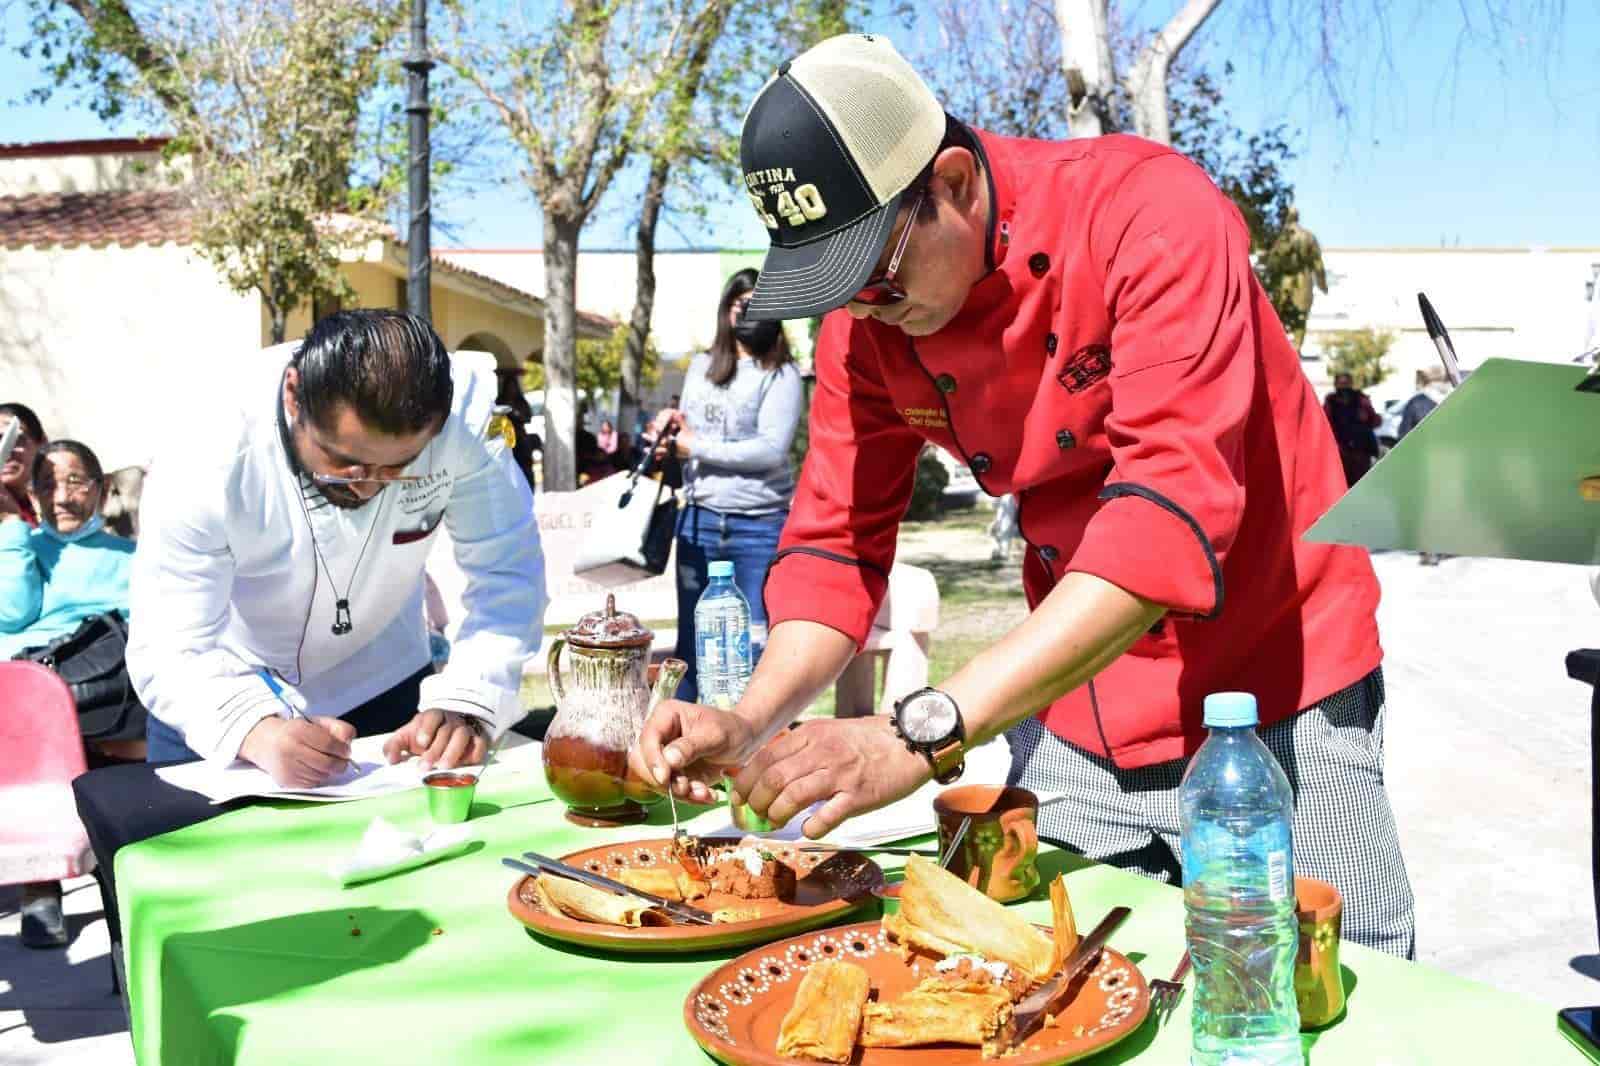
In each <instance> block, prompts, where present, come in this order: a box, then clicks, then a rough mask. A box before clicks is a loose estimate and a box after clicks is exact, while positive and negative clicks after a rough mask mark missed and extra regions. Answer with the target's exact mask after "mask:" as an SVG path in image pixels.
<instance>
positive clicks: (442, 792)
mask: <svg viewBox="0 0 1600 1066" xmlns="http://www.w3.org/2000/svg"><path fill="white" fill-rule="evenodd" d="M422 786H423V790H424V791H426V792H427V793H428V816H429V817H430V818H432V819H433V822H434V824H435V825H449V824H451V823H454V822H464V821H466V820H467V819H468V818H469V817H471V816H472V796H473V794H474V793H476V792H477V791H478V775H477V774H464V773H461V772H459V771H457V770H440V771H438V772H437V773H431V774H429V775H427V776H426V777H424V778H423V779H422Z"/></svg>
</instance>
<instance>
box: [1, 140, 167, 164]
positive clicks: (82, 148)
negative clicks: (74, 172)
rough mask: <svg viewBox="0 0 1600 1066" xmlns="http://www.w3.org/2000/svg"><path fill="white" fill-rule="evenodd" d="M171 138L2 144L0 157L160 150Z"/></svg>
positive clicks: (131, 152)
mask: <svg viewBox="0 0 1600 1066" xmlns="http://www.w3.org/2000/svg"><path fill="white" fill-rule="evenodd" d="M170 140H172V138H171V137H102V138H98V139H96V140H89V141H34V142H32V143H28V144H0V159H50V158H56V157H59V156H66V155H130V154H134V153H138V152H159V151H161V149H163V148H165V147H166V146H167V142H169V141H170Z"/></svg>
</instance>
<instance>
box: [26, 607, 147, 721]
mask: <svg viewBox="0 0 1600 1066" xmlns="http://www.w3.org/2000/svg"><path fill="white" fill-rule="evenodd" d="M12 658H14V659H26V660H28V661H29V662H35V663H39V664H40V665H41V666H47V667H49V668H50V669H52V670H54V671H55V672H56V673H57V674H59V675H60V676H61V680H63V681H65V682H66V683H67V687H68V688H70V689H72V698H73V699H74V700H76V701H77V704H78V731H79V732H80V733H82V734H83V739H85V740H138V739H140V738H142V737H143V736H144V730H145V721H146V719H147V717H148V715H147V713H146V711H145V709H144V705H143V704H141V703H140V702H139V697H138V696H136V695H135V694H134V691H133V682H132V681H130V680H129V678H128V661H127V660H128V623H127V620H126V619H124V618H123V617H122V613H121V612H120V611H107V612H105V613H104V614H97V615H92V616H90V617H89V618H85V619H84V620H83V621H82V622H80V623H78V628H77V629H74V630H73V631H72V632H71V633H68V634H67V635H66V636H62V637H57V638H56V639H55V640H52V641H51V642H50V643H48V644H46V645H44V646H42V647H37V648H24V649H23V650H22V651H20V652H18V653H17V654H16V655H14V656H12Z"/></svg>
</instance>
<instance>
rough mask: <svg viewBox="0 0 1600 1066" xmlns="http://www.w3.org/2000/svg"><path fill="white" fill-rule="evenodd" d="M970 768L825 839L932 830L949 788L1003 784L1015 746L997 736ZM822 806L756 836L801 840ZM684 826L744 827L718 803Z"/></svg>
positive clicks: (873, 838)
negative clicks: (938, 800) (939, 800)
mask: <svg viewBox="0 0 1600 1066" xmlns="http://www.w3.org/2000/svg"><path fill="white" fill-rule="evenodd" d="M966 762H967V768H966V770H965V772H963V773H962V775H961V776H960V777H959V778H957V779H956V780H955V781H953V782H951V783H950V784H948V785H941V784H939V783H938V782H936V781H929V782H928V783H927V784H925V785H923V786H922V787H921V788H919V789H917V790H916V791H915V792H913V793H911V795H909V796H906V797H905V798H904V799H899V800H896V801H895V802H893V803H891V804H889V805H888V806H885V807H879V808H878V809H877V810H875V811H868V812H867V813H866V814H858V815H856V816H855V817H854V818H851V819H849V820H848V821H846V822H845V823H844V824H843V825H841V826H840V827H839V828H837V829H835V830H834V831H833V832H831V833H829V834H828V835H827V836H825V837H823V838H822V842H823V843H826V844H837V845H838V846H840V847H847V848H860V847H867V846H869V845H872V844H887V843H889V842H890V841H892V840H904V839H906V838H907V837H914V836H921V835H922V834H924V833H931V832H933V831H934V829H935V828H937V826H936V824H935V822H934V817H933V799H934V797H935V796H937V795H938V794H939V793H941V792H943V791H944V790H945V789H947V788H954V787H956V786H957V785H1003V784H1005V781H1006V774H1007V772H1008V771H1009V770H1010V769H1011V748H1010V747H1009V746H1008V745H1007V744H1006V743H1005V741H1004V740H1003V739H1000V738H996V739H994V740H991V741H989V742H988V743H987V744H984V745H983V746H981V747H977V748H974V749H972V750H971V751H969V752H967V759H966ZM820 806H821V804H820V803H818V804H815V805H813V806H811V807H809V808H807V809H806V810H804V811H801V812H800V813H799V814H797V815H795V816H794V817H793V818H792V819H790V821H789V824H788V825H785V826H781V827H779V828H777V829H774V830H773V831H772V832H770V833H760V834H756V835H759V836H764V837H767V838H769V839H771V840H799V839H800V838H801V833H800V827H801V826H803V825H805V821H806V819H807V818H809V817H811V815H812V814H813V813H814V812H815V811H816V809H817V808H818V807H820ZM684 828H685V829H686V830H688V831H689V832H690V833H692V834H694V835H695V836H709V837H724V836H743V835H744V831H743V830H741V829H738V828H737V827H735V826H734V824H733V819H732V818H731V817H730V815H729V814H728V808H727V807H714V808H712V809H711V810H709V811H705V812H703V813H701V814H699V815H697V816H695V817H694V818H692V819H690V820H689V821H687V822H685V823H684Z"/></svg>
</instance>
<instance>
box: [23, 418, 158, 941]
mask: <svg viewBox="0 0 1600 1066" xmlns="http://www.w3.org/2000/svg"><path fill="white" fill-rule="evenodd" d="M32 488H33V499H34V506H35V508H36V509H37V510H38V513H39V527H38V528H37V529H30V528H29V526H28V523H27V521H26V520H25V519H24V518H23V515H22V513H21V511H20V509H19V508H18V507H17V506H16V505H15V503H14V502H13V501H12V499H11V497H10V496H9V495H8V494H7V493H4V492H0V658H5V659H9V658H11V657H12V656H14V655H16V653H17V652H19V651H21V650H22V649H24V648H34V647H38V646H40V645H43V644H48V643H50V641H52V640H54V639H55V638H57V637H60V636H64V635H66V634H68V633H71V632H72V631H73V630H74V629H77V628H78V623H80V622H82V621H83V620H84V619H85V618H89V617H91V616H93V615H97V614H101V613H103V612H105V611H111V610H118V611H122V612H123V613H127V610H128V567H129V563H130V562H131V561H132V559H133V542H132V541H129V540H123V539H122V538H121V537H118V536H115V535H114V534H111V533H107V532H106V531H105V530H104V529H102V528H101V524H102V522H101V518H100V502H101V500H102V499H103V498H104V496H105V477H104V475H103V474H102V473H101V470H100V460H99V459H97V458H95V454H94V452H92V451H90V450H89V449H88V448H87V447H85V446H84V445H82V444H79V443H78V442H77V441H73V440H58V441H53V442H51V443H50V444H47V445H45V446H44V447H43V448H41V449H40V451H39V454H38V455H37V456H35V457H34V460H33V477H32ZM22 942H23V943H24V944H26V945H27V946H28V947H31V948H51V947H61V946H63V945H65V944H66V942H67V930H66V925H65V923H64V921H63V919H62V915H61V885H60V884H59V883H58V882H54V881H45V882H40V883H37V884H29V885H23V886H22Z"/></svg>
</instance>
